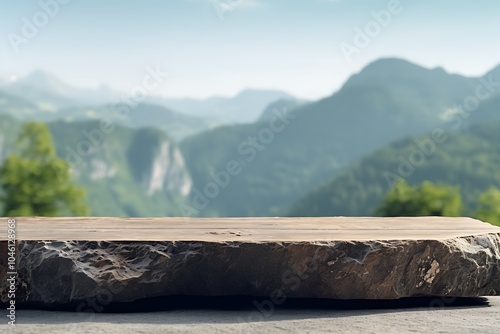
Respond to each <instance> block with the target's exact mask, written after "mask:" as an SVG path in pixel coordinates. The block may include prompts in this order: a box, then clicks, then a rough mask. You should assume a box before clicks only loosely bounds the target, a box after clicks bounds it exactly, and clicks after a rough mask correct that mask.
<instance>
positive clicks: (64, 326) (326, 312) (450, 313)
mask: <svg viewBox="0 0 500 334" xmlns="http://www.w3.org/2000/svg"><path fill="white" fill-rule="evenodd" d="M430 304H432V305H430ZM442 304H443V302H442V300H435V302H432V303H426V304H425V305H420V306H416V307H410V308H397V309H390V308H385V309H378V308H371V309H363V308H361V309H359V308H358V309H354V310H353V309H349V310H342V309H340V310H339V309H311V308H308V309H300V308H288V309H277V310H274V311H273V312H268V313H267V312H266V313H264V316H262V315H261V314H260V313H258V312H257V309H242V310H232V311H228V310H214V309H208V310H174V311H160V312H147V313H119V314H117V313H105V314H102V313H100V314H95V315H89V314H78V313H71V312H54V311H34V310H18V311H17V314H16V316H17V322H18V324H17V326H16V327H15V328H14V327H10V326H7V325H4V324H5V323H6V318H4V320H3V322H4V324H2V325H1V326H0V332H1V333H27V334H29V333H36V334H39V333H56V334H58V333H61V334H63V333H64V334H66V333H88V334H99V333H111V334H113V333H119V334H129V333H203V334H210V333H252V334H253V333H353V332H354V333H496V334H498V333H500V297H489V298H487V299H485V300H484V301H483V302H482V303H472V304H469V305H463V306H451V307H450V306H447V307H442V306H441V305H442Z"/></svg>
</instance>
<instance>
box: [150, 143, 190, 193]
mask: <svg viewBox="0 0 500 334" xmlns="http://www.w3.org/2000/svg"><path fill="white" fill-rule="evenodd" d="M146 185H147V193H148V194H149V195H152V194H154V193H155V192H157V191H168V192H173V193H178V194H181V195H182V196H187V195H189V192H190V191H191V186H192V182H191V178H190V177H189V175H188V173H187V170H186V168H185V163H184V157H183V156H182V153H181V152H180V150H179V149H178V148H177V147H176V146H175V145H174V144H173V143H172V142H170V141H163V142H162V143H161V144H160V147H159V152H158V153H157V154H156V156H155V157H154V159H153V161H152V163H151V170H150V173H149V175H147V179H146Z"/></svg>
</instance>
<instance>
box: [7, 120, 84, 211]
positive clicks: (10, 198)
mask: <svg viewBox="0 0 500 334" xmlns="http://www.w3.org/2000/svg"><path fill="white" fill-rule="evenodd" d="M16 149H17V152H16V153H14V154H11V155H10V156H9V157H8V158H7V159H6V160H5V162H4V164H3V165H2V166H1V167H0V187H1V189H2V191H3V192H2V194H1V197H0V198H1V200H2V202H3V203H4V207H3V216H10V217H13V216H58V215H65V214H68V213H72V214H74V215H87V214H88V213H89V209H88V207H87V204H86V201H85V197H86V195H85V190H84V189H82V188H80V187H78V186H76V185H75V184H73V183H72V181H71V175H70V169H69V166H68V164H67V163H66V162H65V161H64V160H62V159H60V158H58V157H57V155H56V153H55V149H54V145H53V142H52V136H51V134H50V132H49V130H48V128H47V126H46V125H45V124H43V123H39V122H27V123H25V124H24V125H23V127H22V128H21V132H20V134H19V137H18V140H17V143H16Z"/></svg>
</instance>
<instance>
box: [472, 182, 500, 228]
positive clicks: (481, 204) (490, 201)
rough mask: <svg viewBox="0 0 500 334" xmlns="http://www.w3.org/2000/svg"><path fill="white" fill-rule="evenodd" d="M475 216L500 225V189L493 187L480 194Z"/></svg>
mask: <svg viewBox="0 0 500 334" xmlns="http://www.w3.org/2000/svg"><path fill="white" fill-rule="evenodd" d="M474 217H476V218H477V219H480V220H482V221H485V222H488V223H490V224H493V225H498V226H500V189H498V188H494V187H491V188H490V189H488V190H487V191H485V192H484V193H483V194H481V196H479V200H478V203H477V209H476V212H475V214H474Z"/></svg>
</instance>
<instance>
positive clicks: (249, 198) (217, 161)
mask: <svg viewBox="0 0 500 334" xmlns="http://www.w3.org/2000/svg"><path fill="white" fill-rule="evenodd" d="M499 74H500V73H499V71H498V68H496V69H494V70H493V71H491V72H488V73H486V74H485V75H484V76H483V77H481V78H478V77H465V76H461V75H457V74H450V73H447V72H446V71H444V70H443V69H442V68H435V69H427V68H424V67H421V66H418V65H415V64H412V63H410V62H408V61H405V60H401V59H381V60H378V61H375V62H373V63H371V64H370V65H368V66H367V67H366V68H364V69H363V70H362V71H360V72H359V73H357V74H355V75H353V76H352V77H351V78H350V79H349V80H347V82H346V83H345V84H344V85H343V86H342V88H341V89H340V90H339V91H337V92H335V93H334V94H332V95H331V96H329V97H326V98H324V99H321V100H319V101H316V102H311V103H308V104H306V105H303V106H299V107H298V108H295V109H293V110H291V111H288V113H289V114H290V116H291V117H292V116H293V118H290V119H289V123H288V124H286V126H285V127H284V129H283V130H282V131H280V132H279V133H274V134H273V136H271V135H269V131H268V129H269V128H270V126H271V124H270V121H261V122H257V123H254V124H251V125H235V126H226V127H220V128H217V129H214V130H211V131H208V132H204V133H201V134H198V135H195V136H192V137H190V138H187V139H186V140H184V141H183V142H182V143H181V148H182V151H183V152H184V154H185V158H186V164H187V167H188V170H189V172H190V174H191V176H192V178H193V189H194V190H195V192H193V193H192V195H191V196H192V198H191V201H192V203H193V204H194V203H196V201H197V200H198V201H199V197H201V195H205V197H207V196H206V195H207V194H206V191H205V190H206V189H205V188H206V187H209V186H207V185H210V184H211V182H214V173H217V172H220V171H224V170H225V169H226V165H227V163H228V162H229V161H237V162H238V163H239V165H241V166H242V171H241V173H240V174H239V175H237V176H235V177H233V178H231V181H230V183H229V184H227V185H225V187H224V188H223V189H221V190H220V193H219V194H218V196H216V197H215V198H213V199H211V200H210V201H209V203H208V204H207V205H206V207H205V208H203V210H201V211H200V215H206V216H212V215H213V216H219V215H221V216H252V215H255V216H267V215H282V214H285V213H286V212H288V210H290V207H291V206H293V205H294V203H296V202H297V201H298V200H299V199H300V198H302V197H303V196H304V194H307V193H309V192H312V191H314V190H315V189H317V188H319V187H321V186H322V185H324V184H325V183H327V182H329V181H330V180H332V179H334V178H335V177H336V176H337V175H338V174H339V173H340V172H342V171H343V170H345V169H346V168H347V167H348V166H350V165H352V164H353V163H355V162H357V161H358V160H359V159H361V158H362V157H363V156H364V155H366V154H369V153H371V152H373V151H374V150H376V149H378V148H380V147H382V146H384V145H386V144H388V143H390V142H391V141H394V140H397V139H398V138H403V137H408V136H412V135H419V134H423V133H425V132H427V131H430V130H432V129H433V128H436V127H440V126H443V124H445V123H446V122H449V119H450V118H451V119H453V118H454V117H456V114H457V113H458V111H459V109H460V108H459V106H461V105H463V104H464V103H470V102H471V101H474V99H473V97H474V96H475V94H476V93H477V89H478V87H482V88H481V90H480V92H481V93H482V94H483V95H485V94H487V93H488V94H487V95H488V97H489V98H488V100H484V101H483V100H482V101H480V102H481V105H483V104H484V105H488V104H491V106H492V107H491V108H488V111H486V109H487V108H483V109H482V110H483V111H481V112H480V113H475V114H473V115H471V116H470V117H468V118H467V119H464V120H463V122H462V123H463V125H462V129H465V128H466V127H467V126H468V125H470V124H476V123H480V122H491V121H493V120H495V119H498V115H499V114H498V112H496V110H498V99H497V98H495V97H494V95H495V94H496V93H497V92H496V91H495V89H497V88H498V85H497V84H494V83H495V82H500V76H499ZM492 80H493V81H492ZM488 81H490V82H492V83H493V84H490V85H489V86H488V84H487V83H488ZM484 82H486V86H485V83H484ZM490 90H492V92H490ZM495 108H496V109H495ZM259 134H260V135H259ZM256 138H257V139H256ZM200 194H201V195H200ZM292 212H293V211H292Z"/></svg>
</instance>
